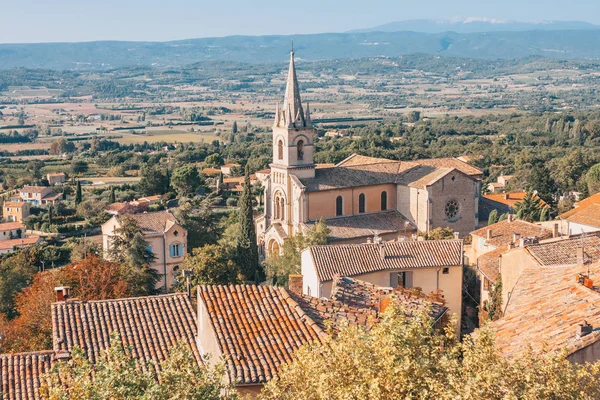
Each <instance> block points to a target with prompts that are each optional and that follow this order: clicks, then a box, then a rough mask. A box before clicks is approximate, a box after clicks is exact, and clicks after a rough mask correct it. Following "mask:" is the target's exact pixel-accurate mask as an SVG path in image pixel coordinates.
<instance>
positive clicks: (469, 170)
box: [414, 158, 483, 177]
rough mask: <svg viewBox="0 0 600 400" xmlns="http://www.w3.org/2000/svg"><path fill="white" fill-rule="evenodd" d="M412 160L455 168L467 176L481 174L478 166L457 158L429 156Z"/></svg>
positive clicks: (418, 162) (421, 163) (439, 166)
mask: <svg viewBox="0 0 600 400" xmlns="http://www.w3.org/2000/svg"><path fill="white" fill-rule="evenodd" d="M414 162H416V163H417V164H419V165H427V166H433V167H437V168H452V169H456V170H458V171H460V172H462V173H463V174H465V175H469V176H475V177H479V176H481V175H482V174H483V172H481V170H480V169H479V168H475V167H473V166H471V165H469V164H467V163H466V162H464V161H461V160H459V159H458V158H429V159H425V160H415V161H414Z"/></svg>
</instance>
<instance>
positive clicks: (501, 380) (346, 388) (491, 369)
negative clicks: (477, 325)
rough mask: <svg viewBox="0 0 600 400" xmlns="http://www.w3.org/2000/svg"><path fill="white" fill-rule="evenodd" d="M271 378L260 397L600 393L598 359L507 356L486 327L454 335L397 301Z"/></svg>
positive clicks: (306, 350) (390, 398) (375, 399)
mask: <svg viewBox="0 0 600 400" xmlns="http://www.w3.org/2000/svg"><path fill="white" fill-rule="evenodd" d="M294 357H295V360H294V361H293V362H291V363H290V364H287V365H285V366H283V367H282V368H281V370H280V371H279V373H278V374H279V377H278V378H275V379H273V380H271V381H270V382H268V383H267V384H266V385H265V387H264V389H263V391H262V393H261V395H260V396H259V398H260V399H262V400H275V399H277V400H287V399H289V400H292V399H294V400H321V399H322V400H325V399H327V400H342V399H344V400H345V399H364V400H396V399H473V400H475V399H491V400H496V399H497V400H500V399H531V400H533V399H597V398H599V397H600V385H598V379H599V378H600V364H598V363H596V364H585V365H581V364H573V363H571V362H570V361H568V360H567V359H566V357H565V354H564V353H552V354H549V355H538V354H534V353H532V352H526V353H525V354H522V355H521V356H519V357H518V358H514V359H512V358H504V357H503V356H502V355H501V354H500V353H499V352H498V351H497V349H496V348H495V345H494V334H493V332H492V331H491V330H490V329H489V328H488V327H487V326H486V327H484V328H483V329H480V330H479V331H478V335H476V336H473V337H467V338H465V339H464V340H463V341H462V342H459V341H457V340H456V337H455V332H454V329H453V328H452V326H451V325H449V326H448V327H447V329H446V330H445V331H444V332H438V331H437V330H436V329H435V328H434V327H433V326H432V324H431V319H430V317H429V316H428V315H427V313H426V312H421V313H418V314H417V315H415V314H413V316H412V317H407V316H406V315H405V314H404V312H403V311H402V310H401V309H400V308H397V307H395V306H392V307H390V308H388V310H386V312H385V313H384V315H383V317H382V319H381V321H380V322H379V323H378V324H376V325H375V326H374V327H373V328H372V329H370V330H366V329H364V328H362V327H356V326H347V327H343V328H342V329H341V331H340V332H339V334H338V335H336V336H332V337H330V339H329V340H325V341H323V342H322V343H319V342H315V343H312V344H309V345H305V346H303V347H301V348H300V349H299V350H297V351H296V352H295V353H294Z"/></svg>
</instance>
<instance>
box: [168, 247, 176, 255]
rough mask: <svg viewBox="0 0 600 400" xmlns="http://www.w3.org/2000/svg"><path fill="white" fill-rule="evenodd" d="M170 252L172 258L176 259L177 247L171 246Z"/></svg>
mask: <svg viewBox="0 0 600 400" xmlns="http://www.w3.org/2000/svg"><path fill="white" fill-rule="evenodd" d="M169 252H170V253H171V257H175V246H174V245H171V247H170V249H169Z"/></svg>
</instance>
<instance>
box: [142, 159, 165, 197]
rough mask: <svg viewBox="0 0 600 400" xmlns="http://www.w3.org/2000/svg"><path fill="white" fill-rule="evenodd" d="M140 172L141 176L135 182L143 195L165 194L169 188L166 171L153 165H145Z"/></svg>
mask: <svg viewBox="0 0 600 400" xmlns="http://www.w3.org/2000/svg"><path fill="white" fill-rule="evenodd" d="M140 174H141V176H142V178H141V179H140V181H139V182H138V183H137V185H136V188H137V190H138V191H139V192H140V193H141V194H143V195H144V196H153V195H156V194H165V193H167V192H168V191H169V189H170V187H169V186H170V184H169V177H168V171H165V170H163V169H161V168H156V167H155V166H149V165H145V166H144V167H142V169H141V171H140Z"/></svg>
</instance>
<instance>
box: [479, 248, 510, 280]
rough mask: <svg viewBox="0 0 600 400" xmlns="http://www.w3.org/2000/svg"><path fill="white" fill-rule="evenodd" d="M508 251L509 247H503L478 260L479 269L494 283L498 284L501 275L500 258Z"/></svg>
mask: <svg viewBox="0 0 600 400" xmlns="http://www.w3.org/2000/svg"><path fill="white" fill-rule="evenodd" d="M507 251H508V246H501V247H498V248H497V249H494V250H492V251H489V252H487V253H485V254H483V255H481V256H479V257H478V258H477V269H479V270H480V271H481V272H482V273H483V274H484V275H485V277H486V278H487V279H488V280H489V281H490V282H492V283H496V281H497V280H498V275H499V274H500V270H499V267H500V256H501V255H502V254H504V253H506V252H507Z"/></svg>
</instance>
